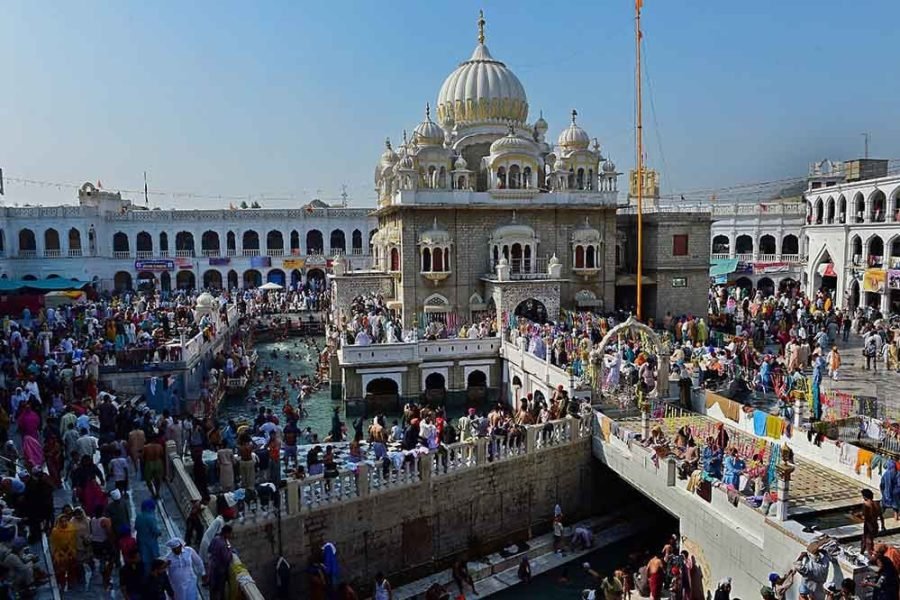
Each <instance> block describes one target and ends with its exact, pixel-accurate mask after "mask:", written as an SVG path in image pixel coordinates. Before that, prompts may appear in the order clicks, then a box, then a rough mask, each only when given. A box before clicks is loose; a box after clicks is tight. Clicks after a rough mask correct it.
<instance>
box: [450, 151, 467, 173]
mask: <svg viewBox="0 0 900 600" xmlns="http://www.w3.org/2000/svg"><path fill="white" fill-rule="evenodd" d="M468 166H469V163H467V162H466V159H464V158H463V155H462V154H460V155H459V156H457V157H456V162H454V163H453V168H454V169H456V170H457V171H465V170H466V168H467V167H468Z"/></svg>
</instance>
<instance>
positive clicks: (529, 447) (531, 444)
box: [525, 426, 540, 454]
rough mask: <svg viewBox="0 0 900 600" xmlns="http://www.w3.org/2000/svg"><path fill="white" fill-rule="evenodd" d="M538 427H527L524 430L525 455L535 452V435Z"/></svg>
mask: <svg viewBox="0 0 900 600" xmlns="http://www.w3.org/2000/svg"><path fill="white" fill-rule="evenodd" d="M539 429H540V427H534V426H529V427H526V428H525V454H530V453H532V452H534V451H535V450H537V434H538V430H539Z"/></svg>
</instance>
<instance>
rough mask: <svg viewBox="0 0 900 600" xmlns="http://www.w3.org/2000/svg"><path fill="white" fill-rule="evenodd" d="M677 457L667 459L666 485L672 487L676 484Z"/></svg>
mask: <svg viewBox="0 0 900 600" xmlns="http://www.w3.org/2000/svg"><path fill="white" fill-rule="evenodd" d="M675 466H676V465H675V458H673V457H671V456H670V457H669V458H667V459H666V485H667V486H669V487H672V486H674V485H675Z"/></svg>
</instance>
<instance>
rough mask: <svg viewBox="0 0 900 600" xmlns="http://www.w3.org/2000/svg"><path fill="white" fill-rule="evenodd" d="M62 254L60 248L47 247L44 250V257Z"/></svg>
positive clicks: (56, 256) (57, 256) (55, 256)
mask: <svg viewBox="0 0 900 600" xmlns="http://www.w3.org/2000/svg"><path fill="white" fill-rule="evenodd" d="M60 256H62V250H60V249H59V248H53V249H50V248H47V249H45V250H44V258H59V257H60Z"/></svg>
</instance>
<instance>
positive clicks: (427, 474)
mask: <svg viewBox="0 0 900 600" xmlns="http://www.w3.org/2000/svg"><path fill="white" fill-rule="evenodd" d="M434 457H435V453H434V452H430V453H428V454H424V455H422V456H420V457H419V480H421V481H422V482H423V483H425V482H428V481H431V473H432V471H433V470H434Z"/></svg>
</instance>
